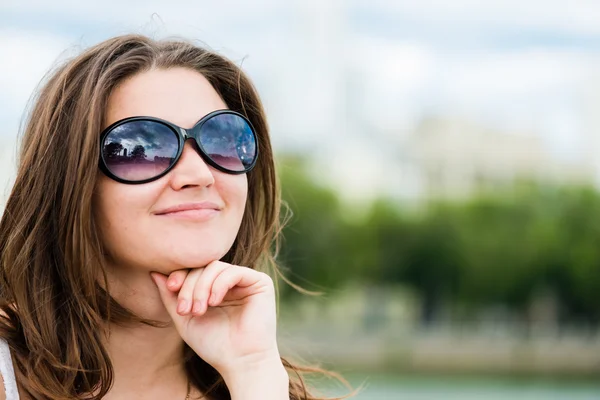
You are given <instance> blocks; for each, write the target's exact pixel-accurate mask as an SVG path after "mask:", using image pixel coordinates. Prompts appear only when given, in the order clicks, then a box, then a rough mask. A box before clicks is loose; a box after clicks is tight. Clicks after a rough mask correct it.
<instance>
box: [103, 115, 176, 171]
mask: <svg viewBox="0 0 600 400" xmlns="http://www.w3.org/2000/svg"><path fill="white" fill-rule="evenodd" d="M178 146H179V142H178V139H177V135H176V134H175V132H173V131H172V130H171V129H170V128H169V127H168V126H166V125H163V124H161V123H160V122H156V121H143V120H142V121H129V122H125V123H123V124H121V125H118V126H116V127H115V128H113V129H112V130H111V131H110V133H109V134H108V135H107V136H106V137H105V139H104V142H103V143H102V152H103V157H104V163H105V165H106V167H107V168H108V170H109V171H110V172H111V173H112V174H114V175H115V176H117V177H118V178H121V179H124V180H127V181H132V182H135V181H143V180H146V179H151V178H154V177H156V176H158V175H160V174H161V173H163V172H165V171H166V170H167V168H169V167H170V166H171V164H173V163H174V162H175V157H176V156H177V150H178Z"/></svg>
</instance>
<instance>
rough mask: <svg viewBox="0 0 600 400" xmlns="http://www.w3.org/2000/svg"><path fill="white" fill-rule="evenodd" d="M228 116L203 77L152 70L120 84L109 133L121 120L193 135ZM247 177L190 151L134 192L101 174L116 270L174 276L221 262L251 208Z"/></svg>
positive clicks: (103, 224) (99, 199) (105, 230)
mask: <svg viewBox="0 0 600 400" xmlns="http://www.w3.org/2000/svg"><path fill="white" fill-rule="evenodd" d="M224 108H227V107H226V105H225V103H224V102H223V100H222V99H221V98H220V97H219V95H218V94H217V92H216V91H215V90H214V89H213V87H212V86H211V85H210V83H209V82H208V81H207V80H206V78H204V76H203V75H201V74H200V73H198V72H196V71H193V70H190V69H184V68H172V69H166V70H164V69H154V70H150V71H147V72H142V73H139V74H137V75H134V76H133V77H131V78H129V79H127V80H125V81H124V82H122V83H121V84H120V85H119V86H117V88H116V89H115V90H114V91H113V93H112V94H111V96H110V98H109V103H108V109H107V117H106V121H104V122H105V124H104V125H105V127H106V126H108V125H110V124H111V123H113V122H115V121H117V120H120V119H122V118H126V117H131V116H141V115H143V116H153V117H158V118H162V119H165V120H167V121H170V122H172V123H174V124H176V125H179V126H181V127H183V128H191V127H192V126H194V124H195V123H196V122H197V121H198V120H200V119H201V118H202V117H203V116H205V115H206V114H208V113H210V112H211V111H215V110H219V109H224ZM247 192H248V182H247V179H246V175H245V174H244V175H229V174H226V173H224V172H221V171H219V170H216V169H214V168H213V167H211V166H209V165H208V164H206V163H205V162H204V161H203V160H202V158H201V157H200V155H199V154H198V153H197V152H196V150H195V148H194V147H193V146H192V143H191V142H190V141H188V142H187V143H186V144H185V148H184V150H183V154H182V156H181V158H180V159H179V161H178V163H177V164H176V165H175V167H174V168H173V169H172V170H171V171H170V172H169V173H168V174H167V175H165V176H163V177H162V178H160V179H158V180H156V181H153V182H150V183H145V184H140V185H128V184H123V183H119V182H116V181H114V180H112V179H110V178H108V177H106V176H105V175H104V174H102V173H99V178H98V182H97V188H96V199H95V218H96V221H97V224H98V226H99V228H100V233H101V237H102V240H103V242H104V245H105V248H106V250H107V252H108V257H109V261H110V264H112V265H113V266H114V267H117V268H119V269H122V268H133V269H144V270H149V271H150V270H152V271H159V272H162V273H169V272H172V271H174V270H177V269H182V268H198V267H203V266H205V265H207V264H208V263H209V262H211V261H214V260H218V259H220V258H221V257H223V256H224V255H225V254H226V253H227V251H228V250H229V249H230V247H231V246H232V244H233V241H234V240H235V237H236V235H237V232H238V229H239V227H240V223H241V221H242V216H243V213H244V207H245V203H246V197H247ZM206 202H208V203H213V204H214V206H215V208H216V210H201V211H198V210H196V211H184V212H176V213H167V214H164V213H163V211H164V210H165V209H168V208H171V207H176V206H180V205H190V204H197V203H206Z"/></svg>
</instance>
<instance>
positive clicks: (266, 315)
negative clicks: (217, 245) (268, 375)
mask: <svg viewBox="0 0 600 400" xmlns="http://www.w3.org/2000/svg"><path fill="white" fill-rule="evenodd" d="M151 275H152V279H153V280H154V283H155V284H156V285H157V287H158V289H159V292H160V296H161V299H162V301H163V303H164V305H165V307H166V309H167V311H168V312H169V315H170V316H171V319H172V320H173V322H174V324H175V327H176V328H177V331H178V332H179V334H180V335H181V337H182V338H183V340H184V341H185V342H186V343H187V344H188V345H189V346H190V347H191V348H192V349H193V350H194V351H195V352H196V354H198V356H200V357H201V358H202V359H203V360H204V361H206V362H208V363H209V364H210V365H212V366H213V367H214V368H215V369H216V370H217V371H219V373H220V374H221V375H222V376H223V377H224V378H225V380H226V381H227V379H228V377H232V376H235V375H238V374H247V373H248V372H249V371H252V370H256V369H257V368H260V369H269V368H272V369H276V368H279V367H280V366H281V360H280V358H279V351H278V348H277V340H276V311H275V289H274V286H273V281H272V279H271V278H270V277H269V276H268V275H267V274H265V273H262V272H258V271H255V270H253V269H251V268H247V267H239V266H235V265H231V264H227V263H224V262H220V261H214V262H212V263H210V264H209V265H207V266H206V267H204V268H198V269H192V270H181V271H175V272H173V273H171V274H170V275H169V277H167V276H165V275H163V274H160V273H156V272H152V273H151ZM281 368H283V367H282V366H281Z"/></svg>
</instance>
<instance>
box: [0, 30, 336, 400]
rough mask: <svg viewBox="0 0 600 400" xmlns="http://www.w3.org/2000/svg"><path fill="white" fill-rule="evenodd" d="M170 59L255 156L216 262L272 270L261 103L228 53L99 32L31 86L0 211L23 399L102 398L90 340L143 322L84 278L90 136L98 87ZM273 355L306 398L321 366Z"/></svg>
mask: <svg viewBox="0 0 600 400" xmlns="http://www.w3.org/2000/svg"><path fill="white" fill-rule="evenodd" d="M171 67H184V68H190V69H193V70H195V71H198V72H200V73H201V74H203V75H204V76H205V77H206V78H207V79H208V81H209V82H210V83H211V84H212V86H213V87H214V88H215V90H216V91H217V92H218V93H219V94H220V96H221V97H222V98H223V100H224V101H225V103H226V104H227V106H228V107H229V108H230V109H232V110H234V111H237V112H240V113H242V114H244V115H245V116H246V117H247V118H248V119H249V120H250V121H251V123H252V125H253V126H254V128H255V129H256V132H257V136H258V141H259V148H260V149H261V154H260V157H259V159H258V163H257V165H256V167H255V169H254V170H252V171H251V172H250V173H248V191H249V193H248V201H247V204H246V210H245V213H244V217H243V220H242V224H241V227H240V230H239V233H238V235H237V238H236V240H235V243H234V245H233V247H232V248H231V250H230V251H229V253H228V254H227V255H226V256H225V258H224V261H227V262H230V263H233V264H237V265H248V266H255V267H256V268H261V269H268V270H269V271H268V272H271V273H272V274H273V273H275V274H276V275H278V276H280V277H281V274H280V272H279V270H278V269H277V267H276V265H275V261H274V255H273V253H274V250H276V242H277V241H276V239H277V236H278V233H279V232H280V218H279V210H280V199H279V189H278V185H277V179H276V174H275V168H274V161H273V153H272V149H271V144H270V140H269V133H268V126H267V121H266V117H265V113H264V110H263V107H262V104H261V102H260V99H259V97H258V94H257V93H256V91H255V89H254V87H253V85H252V83H251V82H250V80H249V79H248V78H247V77H246V75H245V74H244V73H243V72H242V71H241V69H240V68H239V67H238V66H236V65H235V64H234V63H233V62H231V61H229V60H227V59H226V58H224V57H222V56H220V55H218V54H215V53H213V52H211V51H208V50H206V49H202V48H199V47H197V46H195V45H194V44H192V43H189V42H186V41H183V40H175V41H173V40H169V41H155V40H152V39H150V38H147V37H144V36H140V35H125V36H120V37H116V38H112V39H109V40H107V41H104V42H102V43H100V44H98V45H96V46H94V47H92V48H90V49H88V50H86V51H84V52H83V53H82V54H81V55H79V56H77V57H76V58H74V59H72V60H69V61H67V62H65V63H64V64H63V65H62V66H60V67H59V68H58V69H57V70H56V71H55V72H54V73H53V74H52V75H51V76H50V77H49V79H48V80H47V82H46V83H45V85H44V86H43V87H42V88H41V89H40V91H39V93H38V97H37V98H36V99H35V102H34V103H33V108H32V110H31V113H30V115H29V118H28V121H27V124H26V126H25V129H24V137H23V138H22V147H21V152H20V159H19V167H18V173H17V177H16V181H15V184H14V187H13V189H12V193H11V195H10V197H9V199H8V202H7V204H6V208H5V211H4V214H3V216H2V220H1V221H0V301H1V302H2V304H1V305H0V306H1V309H2V311H3V316H2V318H0V336H2V337H4V338H5V339H6V340H7V341H8V343H9V346H10V348H11V351H12V354H13V358H14V360H15V361H14V362H15V366H16V374H17V377H18V380H19V382H20V383H21V384H22V386H23V389H24V390H25V391H26V393H27V395H28V396H31V397H32V398H35V399H41V398H51V399H67V398H77V397H81V396H87V397H86V398H90V399H100V398H102V397H103V396H104V395H106V393H107V392H108V391H109V389H110V387H111V385H112V381H113V370H112V365H111V361H110V358H109V355H108V353H107V351H106V349H105V348H104V347H103V345H102V337H103V334H104V333H105V327H106V325H108V324H107V322H108V321H110V322H113V323H124V322H131V321H136V322H146V323H152V322H148V321H144V320H142V319H140V318H139V317H136V316H135V315H133V314H132V313H131V312H129V311H128V310H126V309H124V308H123V307H121V306H119V304H118V303H117V302H116V301H115V300H114V299H112V298H111V297H110V295H108V294H107V293H106V292H105V291H104V290H103V289H102V286H101V285H100V284H99V282H98V281H97V279H96V277H97V276H98V271H100V274H101V276H102V275H103V276H104V280H105V281H106V274H105V272H104V257H103V248H102V247H103V246H102V243H101V240H100V239H99V236H98V231H97V229H96V223H95V221H94V219H93V203H94V202H93V198H94V187H95V184H96V181H97V174H98V173H100V172H99V170H98V158H99V151H100V148H99V147H100V146H99V140H98V134H99V132H100V130H101V129H102V125H103V121H104V118H105V115H104V113H105V110H106V106H107V102H108V98H109V95H110V94H111V92H112V90H113V89H114V88H115V87H116V86H117V85H118V84H119V83H120V82H121V81H123V80H124V79H125V78H127V77H130V76H132V75H134V74H137V73H140V72H143V71H147V70H149V69H152V68H163V69H164V68H171ZM104 287H108V286H107V282H105V286H104ZM186 356H187V357H186V369H187V371H188V375H189V377H190V379H191V381H192V383H193V384H194V385H195V386H196V387H197V388H198V389H199V390H201V391H202V392H203V393H205V394H206V395H208V396H210V398H212V399H219V400H220V399H229V398H230V397H229V392H228V390H227V387H226V386H225V384H224V381H223V379H222V377H221V376H220V375H219V373H218V372H217V371H216V370H215V369H213V368H212V367H211V366H210V365H209V364H207V363H206V362H204V361H203V360H202V359H201V358H200V357H198V356H197V355H196V354H195V353H194V352H193V351H192V350H191V349H190V348H186ZM282 361H283V363H284V365H285V366H286V368H287V369H288V371H291V372H293V373H292V377H291V379H290V398H291V399H294V400H299V399H316V397H314V396H313V395H311V394H310V393H309V391H308V390H307V388H306V385H305V382H304V379H303V378H302V374H301V373H302V372H323V373H325V371H321V370H319V369H317V368H309V367H299V366H294V365H293V364H291V363H290V362H288V361H286V360H285V359H283V360H282ZM327 374H329V373H327ZM90 393H94V394H93V395H91V394H90Z"/></svg>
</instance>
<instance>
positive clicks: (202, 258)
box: [172, 246, 229, 269]
mask: <svg viewBox="0 0 600 400" xmlns="http://www.w3.org/2000/svg"><path fill="white" fill-rule="evenodd" d="M215 247H216V246H215ZM215 247H213V248H211V249H198V248H196V249H191V250H190V251H185V250H182V251H180V252H179V253H178V254H177V255H175V254H173V255H172V256H175V259H174V260H173V261H174V264H175V265H181V266H184V267H183V268H202V267H206V266H207V265H208V264H209V263H211V262H213V261H217V260H220V259H221V258H223V256H224V255H225V254H227V251H228V250H229V248H223V246H221V248H217V249H215ZM177 269H181V268H180V267H178V268H177Z"/></svg>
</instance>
